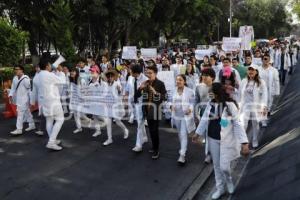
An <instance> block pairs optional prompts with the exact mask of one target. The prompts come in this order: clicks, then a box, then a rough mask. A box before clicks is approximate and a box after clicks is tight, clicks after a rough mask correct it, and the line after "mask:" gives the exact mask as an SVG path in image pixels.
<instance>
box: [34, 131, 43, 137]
mask: <svg viewBox="0 0 300 200" xmlns="http://www.w3.org/2000/svg"><path fill="white" fill-rule="evenodd" d="M35 134H37V135H39V136H42V135H44V132H43V131H36V132H35Z"/></svg>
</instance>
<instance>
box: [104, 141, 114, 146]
mask: <svg viewBox="0 0 300 200" xmlns="http://www.w3.org/2000/svg"><path fill="white" fill-rule="evenodd" d="M111 143H113V141H112V139H107V140H106V141H105V142H103V146H108V145H110V144H111Z"/></svg>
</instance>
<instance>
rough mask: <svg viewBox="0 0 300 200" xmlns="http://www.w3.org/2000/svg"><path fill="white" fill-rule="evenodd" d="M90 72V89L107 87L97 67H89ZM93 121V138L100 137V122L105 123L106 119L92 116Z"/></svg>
mask: <svg viewBox="0 0 300 200" xmlns="http://www.w3.org/2000/svg"><path fill="white" fill-rule="evenodd" d="M90 72H91V76H92V79H91V81H90V83H89V86H90V87H103V88H106V87H107V83H106V82H105V81H103V80H102V79H101V75H100V69H99V67H98V66H96V65H95V66H93V67H91V68H90ZM93 119H94V127H95V129H96V131H95V133H94V134H93V137H98V136H99V135H101V127H102V126H103V125H102V124H103V123H102V122H100V120H102V121H104V122H105V121H106V119H105V117H102V116H98V115H93Z"/></svg>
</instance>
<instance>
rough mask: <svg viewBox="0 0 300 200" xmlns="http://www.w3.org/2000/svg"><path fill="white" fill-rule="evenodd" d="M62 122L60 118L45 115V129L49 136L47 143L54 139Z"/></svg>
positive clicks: (52, 141)
mask: <svg viewBox="0 0 300 200" xmlns="http://www.w3.org/2000/svg"><path fill="white" fill-rule="evenodd" d="M63 123H64V120H63V119H62V118H59V119H55V117H53V116H47V117H46V129H47V133H48V136H49V143H54V142H55V141H56V138H57V135H58V133H59V131H60V129H61V127H62V125H63Z"/></svg>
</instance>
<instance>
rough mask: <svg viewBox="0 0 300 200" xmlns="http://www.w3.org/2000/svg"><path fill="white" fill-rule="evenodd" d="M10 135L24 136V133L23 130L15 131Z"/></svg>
mask: <svg viewBox="0 0 300 200" xmlns="http://www.w3.org/2000/svg"><path fill="white" fill-rule="evenodd" d="M10 134H12V135H22V134H23V131H22V130H21V129H16V130H14V131H11V132H10Z"/></svg>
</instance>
